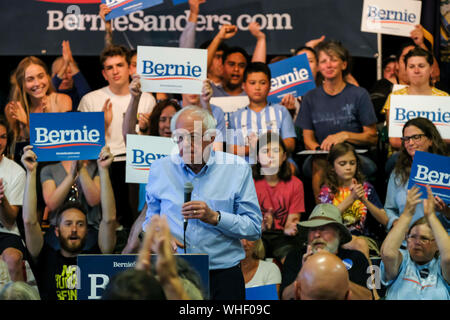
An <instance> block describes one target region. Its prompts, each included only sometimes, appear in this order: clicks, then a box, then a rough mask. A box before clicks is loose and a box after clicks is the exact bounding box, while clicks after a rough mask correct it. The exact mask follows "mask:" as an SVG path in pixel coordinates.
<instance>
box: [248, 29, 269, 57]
mask: <svg viewBox="0 0 450 320" xmlns="http://www.w3.org/2000/svg"><path fill="white" fill-rule="evenodd" d="M248 30H249V31H250V33H251V34H252V35H253V36H254V37H255V38H256V45H255V51H253V57H252V62H263V63H266V59H267V58H266V57H267V44H266V35H265V34H264V32H262V31H261V26H260V25H259V23H257V22H255V21H253V22H251V23H250V24H249V26H248Z"/></svg>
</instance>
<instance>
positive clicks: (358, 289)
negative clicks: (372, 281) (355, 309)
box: [349, 281, 373, 300]
mask: <svg viewBox="0 0 450 320" xmlns="http://www.w3.org/2000/svg"><path fill="white" fill-rule="evenodd" d="M349 288H350V291H351V292H352V296H351V297H352V300H372V299H373V297H372V292H371V291H370V290H369V289H367V288H364V287H363V286H360V285H359V284H356V283H354V282H352V281H349Z"/></svg>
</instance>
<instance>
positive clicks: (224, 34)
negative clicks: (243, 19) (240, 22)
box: [207, 24, 238, 69]
mask: <svg viewBox="0 0 450 320" xmlns="http://www.w3.org/2000/svg"><path fill="white" fill-rule="evenodd" d="M237 31H238V28H237V27H236V26H235V25H230V24H225V25H223V26H222V27H221V28H220V30H219V32H218V33H217V35H216V36H215V37H214V39H213V40H212V41H211V43H210V44H209V46H208V60H207V66H208V69H209V68H210V67H211V64H212V62H213V59H214V56H215V54H216V51H217V49H218V48H219V45H220V44H221V43H222V42H223V41H225V40H227V39H230V38H232V37H234V36H235V35H236V33H237Z"/></svg>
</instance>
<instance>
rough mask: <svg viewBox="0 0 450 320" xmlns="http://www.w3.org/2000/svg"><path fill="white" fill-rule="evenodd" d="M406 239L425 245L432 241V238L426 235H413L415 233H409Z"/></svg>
mask: <svg viewBox="0 0 450 320" xmlns="http://www.w3.org/2000/svg"><path fill="white" fill-rule="evenodd" d="M406 240H408V241H410V242H416V241H418V242H419V243H420V244H422V245H426V244H429V243H430V242H431V241H434V239H428V238H426V237H419V236H415V235H412V236H411V235H409V236H407V237H406Z"/></svg>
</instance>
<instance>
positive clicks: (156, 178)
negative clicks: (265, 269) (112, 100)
mask: <svg viewBox="0 0 450 320" xmlns="http://www.w3.org/2000/svg"><path fill="white" fill-rule="evenodd" d="M186 182H191V183H192V184H193V186H194V189H193V191H192V196H191V200H192V201H194V200H198V201H204V202H206V203H207V205H208V206H209V207H210V208H211V209H212V210H214V211H220V213H221V219H220V222H219V223H218V224H217V225H216V226H213V225H211V224H207V223H204V222H202V221H200V220H198V219H189V220H188V226H187V230H186V246H187V253H206V254H208V255H209V269H210V270H214V269H226V268H231V267H233V266H236V265H237V264H238V263H239V262H240V261H241V260H242V259H244V258H245V252H244V249H243V248H242V245H241V242H240V239H242V238H245V239H248V240H257V239H259V238H260V237H261V223H262V214H261V210H260V208H259V203H258V198H257V195H256V190H255V185H254V182H253V178H252V172H251V168H250V166H249V165H248V164H247V163H246V162H245V161H244V160H243V159H242V158H240V157H238V156H235V155H232V154H229V153H224V152H219V151H217V152H214V151H211V155H210V158H209V160H208V162H207V163H206V165H205V166H204V167H203V168H202V170H201V171H200V172H199V173H198V174H195V173H194V172H193V171H192V170H191V169H190V168H189V167H188V166H187V165H186V164H185V163H184V161H183V160H182V158H181V157H180V156H179V155H178V154H176V155H171V156H168V157H165V158H163V159H158V160H157V161H155V162H153V163H152V167H151V169H150V173H149V177H148V183H147V187H146V201H147V206H148V209H147V214H146V218H145V221H144V223H143V226H142V227H143V230H145V228H146V225H147V223H149V222H150V221H151V218H152V216H153V215H155V214H159V215H161V216H162V215H165V216H166V217H167V220H168V224H169V227H170V231H171V233H172V235H173V236H174V237H175V238H176V239H177V240H178V241H180V242H181V243H183V216H182V214H181V206H182V205H183V202H184V184H185V183H186ZM178 252H179V253H184V249H180V248H178Z"/></svg>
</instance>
